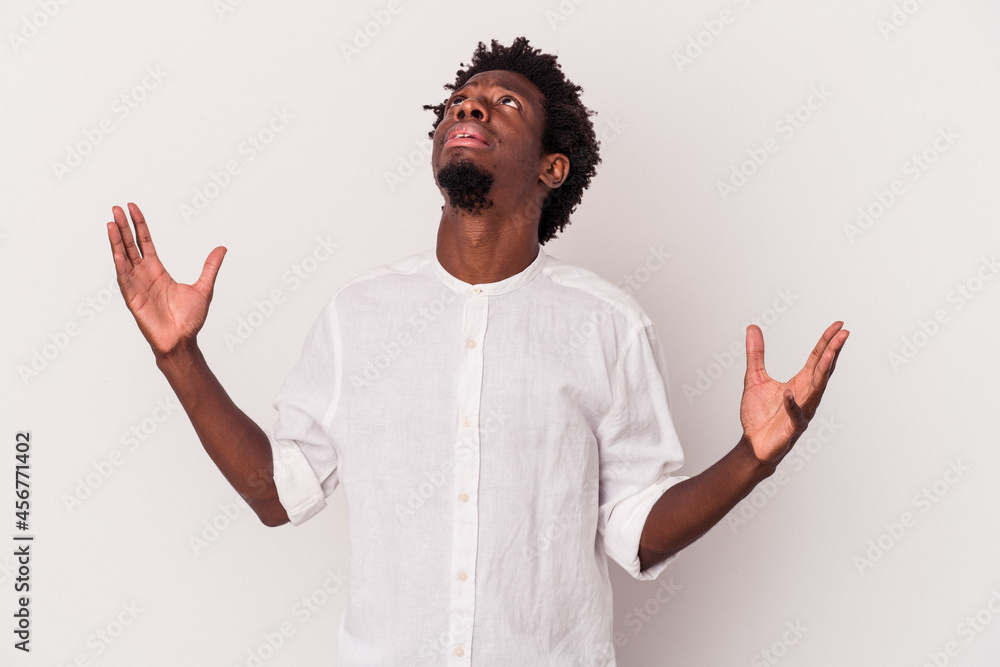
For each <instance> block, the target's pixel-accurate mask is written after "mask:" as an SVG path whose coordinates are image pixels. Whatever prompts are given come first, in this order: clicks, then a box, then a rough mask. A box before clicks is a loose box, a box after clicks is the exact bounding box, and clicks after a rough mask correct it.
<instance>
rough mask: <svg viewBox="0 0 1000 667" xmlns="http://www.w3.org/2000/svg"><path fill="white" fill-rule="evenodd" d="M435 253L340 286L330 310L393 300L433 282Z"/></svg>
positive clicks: (376, 270)
mask: <svg viewBox="0 0 1000 667" xmlns="http://www.w3.org/2000/svg"><path fill="white" fill-rule="evenodd" d="M433 252H434V251H433V250H425V251H424V252H420V253H417V254H414V255H410V256H408V257H404V258H402V259H398V260H395V261H393V262H390V263H388V264H383V265H381V266H376V267H374V268H371V269H368V270H367V271H364V272H363V273H361V274H359V275H357V276H355V277H354V278H351V279H350V280H348V281H347V282H346V283H344V284H343V285H341V286H340V287H339V288H338V289H337V291H336V292H334V294H333V296H331V297H330V301H329V303H328V304H327V307H335V305H336V304H341V305H346V304H349V303H357V302H371V301H373V300H382V299H385V298H392V297H393V295H402V294H404V293H406V292H408V291H409V290H412V288H414V287H416V286H418V285H419V284H420V283H421V281H428V280H433V270H432V267H431V261H432V259H433Z"/></svg>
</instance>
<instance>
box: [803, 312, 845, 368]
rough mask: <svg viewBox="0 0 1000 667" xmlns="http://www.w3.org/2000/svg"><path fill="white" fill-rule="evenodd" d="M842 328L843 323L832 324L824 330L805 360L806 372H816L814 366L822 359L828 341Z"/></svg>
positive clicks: (828, 344) (828, 343)
mask: <svg viewBox="0 0 1000 667" xmlns="http://www.w3.org/2000/svg"><path fill="white" fill-rule="evenodd" d="M843 326H844V323H843V322H834V323H833V324H831V325H830V326H828V327H827V328H826V331H824V332H823V335H822V336H820V337H819V342H818V343H816V347H814V348H813V350H812V352H810V353H809V359H807V360H806V370H807V371H809V372H810V373H813V372H814V371H815V370H816V365H817V364H819V361H820V359H822V358H823V353H825V352H826V349H827V348H828V347H829V346H830V341H832V340H833V338H834V336H836V335H837V332H838V331H840V329H841V328H842V327H843Z"/></svg>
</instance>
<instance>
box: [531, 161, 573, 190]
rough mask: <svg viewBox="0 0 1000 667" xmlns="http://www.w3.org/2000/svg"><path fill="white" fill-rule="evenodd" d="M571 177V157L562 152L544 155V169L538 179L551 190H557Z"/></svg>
mask: <svg viewBox="0 0 1000 667" xmlns="http://www.w3.org/2000/svg"><path fill="white" fill-rule="evenodd" d="M567 178H569V158H568V157H566V156H565V155H563V154H562V153H549V154H548V155H544V156H542V171H541V173H540V174H538V180H540V181H541V182H542V183H544V184H545V185H546V187H548V188H549V189H550V190H555V189H556V188H558V187H559V186H560V185H562V184H563V182H565V180H566V179H567Z"/></svg>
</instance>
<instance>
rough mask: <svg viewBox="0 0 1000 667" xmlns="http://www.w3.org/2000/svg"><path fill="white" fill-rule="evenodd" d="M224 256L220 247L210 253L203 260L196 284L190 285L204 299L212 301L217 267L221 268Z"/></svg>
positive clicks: (217, 273) (224, 249) (217, 271)
mask: <svg viewBox="0 0 1000 667" xmlns="http://www.w3.org/2000/svg"><path fill="white" fill-rule="evenodd" d="M225 256H226V248H225V247H224V246H221V245H220V246H219V247H218V248H216V249H215V250H213V251H212V252H210V253H209V254H208V258H206V259H205V266H204V267H202V269H201V276H199V277H198V282H196V283H195V284H194V285H192V287H194V288H195V289H196V290H198V291H199V292H200V293H201V294H202V295H204V297H205V298H206V299H209V300H211V299H212V293H213V292H214V291H215V279H216V277H217V276H218V275H219V267H221V266H222V260H223V258H224V257H225Z"/></svg>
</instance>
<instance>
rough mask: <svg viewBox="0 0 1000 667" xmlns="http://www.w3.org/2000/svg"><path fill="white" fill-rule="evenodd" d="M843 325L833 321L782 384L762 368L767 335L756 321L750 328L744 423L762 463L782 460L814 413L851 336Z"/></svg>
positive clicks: (741, 414)
mask: <svg viewBox="0 0 1000 667" xmlns="http://www.w3.org/2000/svg"><path fill="white" fill-rule="evenodd" d="M843 326H844V323H843V322H834V323H833V324H831V325H830V326H829V327H827V329H826V331H824V332H823V335H822V336H821V337H820V339H819V342H818V343H816V347H814V348H813V351H812V352H811V353H809V359H808V360H807V361H806V365H805V366H804V367H803V368H802V370H800V371H799V372H798V373H796V374H795V376H794V377H793V378H792V379H791V380H789V381H788V382H778V381H777V380H775V379H773V378H772V377H770V376H769V375H768V374H767V371H765V370H764V335H763V333H761V330H760V328H759V327H757V326H756V325H750V326H749V327H747V372H746V376H745V378H744V381H743V400H742V401H741V402H740V421H741V422H742V424H743V433H744V436H745V437H746V438H747V440H749V441H750V444H751V445H752V446H753V450H754V454H756V455H757V458H758V459H760V460H761V461H764V462H768V463H777V462H778V461H780V460H781V458H782V457H784V455H785V454H786V453H787V452H788V450H789V449H791V447H792V445H793V444H795V441H796V440H797V439H798V437H799V436H800V435H801V434H802V432H803V431H805V430H806V426H808V425H809V420H811V419H812V418H813V415H815V414H816V408H817V407H819V402H820V399H822V398H823V392H824V391H825V390H826V385H827V382H829V380H830V376H831V375H832V374H833V369H834V367H835V366H836V365H837V356H838V355H839V354H840V351H841V349H843V347H844V343H845V342H846V341H847V337H848V335H850V332H848V331H847V330H846V329H843Z"/></svg>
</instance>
